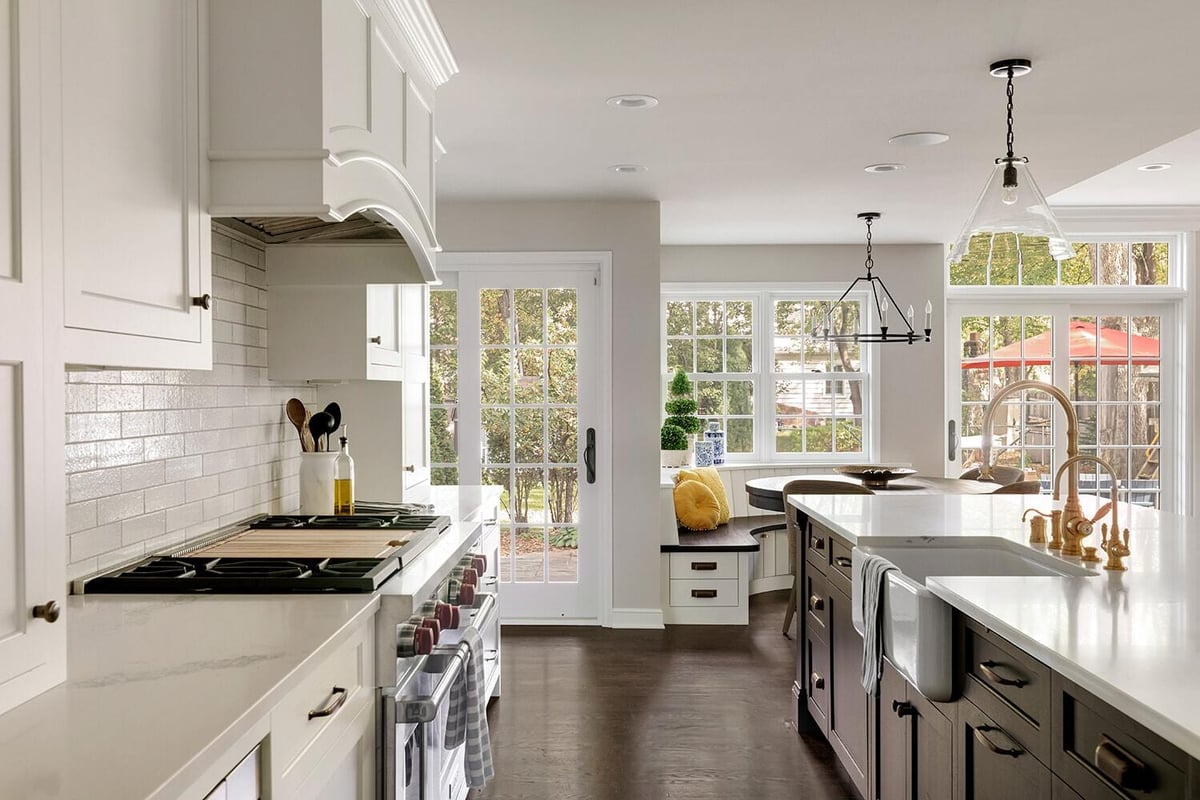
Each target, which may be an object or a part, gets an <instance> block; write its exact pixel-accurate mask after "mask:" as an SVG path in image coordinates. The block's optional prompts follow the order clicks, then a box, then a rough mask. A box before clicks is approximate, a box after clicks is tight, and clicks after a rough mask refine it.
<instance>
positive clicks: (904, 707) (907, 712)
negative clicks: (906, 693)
mask: <svg viewBox="0 0 1200 800" xmlns="http://www.w3.org/2000/svg"><path fill="white" fill-rule="evenodd" d="M892 713H893V714H895V715H896V716H897V717H911V716H915V715H916V713H917V709H916V708H914V707H913V704H912V703H906V702H904V701H902V700H893V701H892Z"/></svg>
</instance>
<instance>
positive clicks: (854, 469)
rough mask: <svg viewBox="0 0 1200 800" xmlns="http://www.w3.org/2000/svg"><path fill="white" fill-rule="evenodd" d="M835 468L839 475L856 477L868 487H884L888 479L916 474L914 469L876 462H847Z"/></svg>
mask: <svg viewBox="0 0 1200 800" xmlns="http://www.w3.org/2000/svg"><path fill="white" fill-rule="evenodd" d="M835 470H836V471H837V472H838V473H839V474H841V475H848V476H849V477H851V478H857V479H858V480H860V481H862V485H863V486H865V487H867V488H868V489H886V488H887V485H888V481H895V480H899V479H900V478H907V477H908V476H910V475H916V474H917V471H916V470H915V469H909V468H908V467H883V466H879V465H876V464H847V465H845V466H842V467H835Z"/></svg>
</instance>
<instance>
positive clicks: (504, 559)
mask: <svg viewBox="0 0 1200 800" xmlns="http://www.w3.org/2000/svg"><path fill="white" fill-rule="evenodd" d="M598 282H599V281H598V271H597V270H596V269H595V268H594V267H588V268H573V265H566V264H564V265H559V266H554V265H549V264H539V265H538V268H529V269H515V270H514V269H496V268H476V269H463V270H461V271H459V272H457V284H458V297H457V312H458V313H457V316H458V354H457V358H458V406H457V421H456V428H457V440H458V447H457V450H458V470H459V482H460V483H463V484H475V483H481V484H485V485H495V486H500V487H503V495H502V497H501V509H500V525H501V537H502V538H501V546H500V570H499V574H500V589H499V591H500V596H501V599H502V603H501V608H502V609H503V615H504V618H505V619H506V620H509V621H571V620H574V621H578V622H595V621H597V620H598V619H599V616H600V591H599V589H600V586H599V579H598V576H599V555H600V553H599V550H600V546H599V542H598V541H597V536H598V532H599V524H598V519H599V497H600V486H599V477H598V472H597V470H596V453H597V448H598V444H597V437H598V436H599V433H598V431H597V428H598V426H599V415H600V411H601V409H600V391H601V387H600V386H599V374H600V372H599V370H600V342H599V331H600V327H599V326H600V313H599V290H598V288H597V284H598Z"/></svg>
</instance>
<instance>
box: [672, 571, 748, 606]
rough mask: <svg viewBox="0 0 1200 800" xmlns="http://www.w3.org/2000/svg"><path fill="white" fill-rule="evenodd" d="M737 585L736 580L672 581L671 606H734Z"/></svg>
mask: <svg viewBox="0 0 1200 800" xmlns="http://www.w3.org/2000/svg"><path fill="white" fill-rule="evenodd" d="M739 583H741V582H740V581H739V580H738V579H737V578H733V579H728V578H725V579H712V580H706V579H695V580H693V579H673V580H672V581H671V605H673V606H736V605H737V604H738V594H739V591H738V585H739ZM748 588H749V587H747V589H748Z"/></svg>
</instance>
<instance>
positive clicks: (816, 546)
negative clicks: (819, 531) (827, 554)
mask: <svg viewBox="0 0 1200 800" xmlns="http://www.w3.org/2000/svg"><path fill="white" fill-rule="evenodd" d="M809 546H810V547H812V549H813V550H824V549H825V540H824V539H822V538H821V537H820V536H814V537H812V538H811V539H810V540H809Z"/></svg>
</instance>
